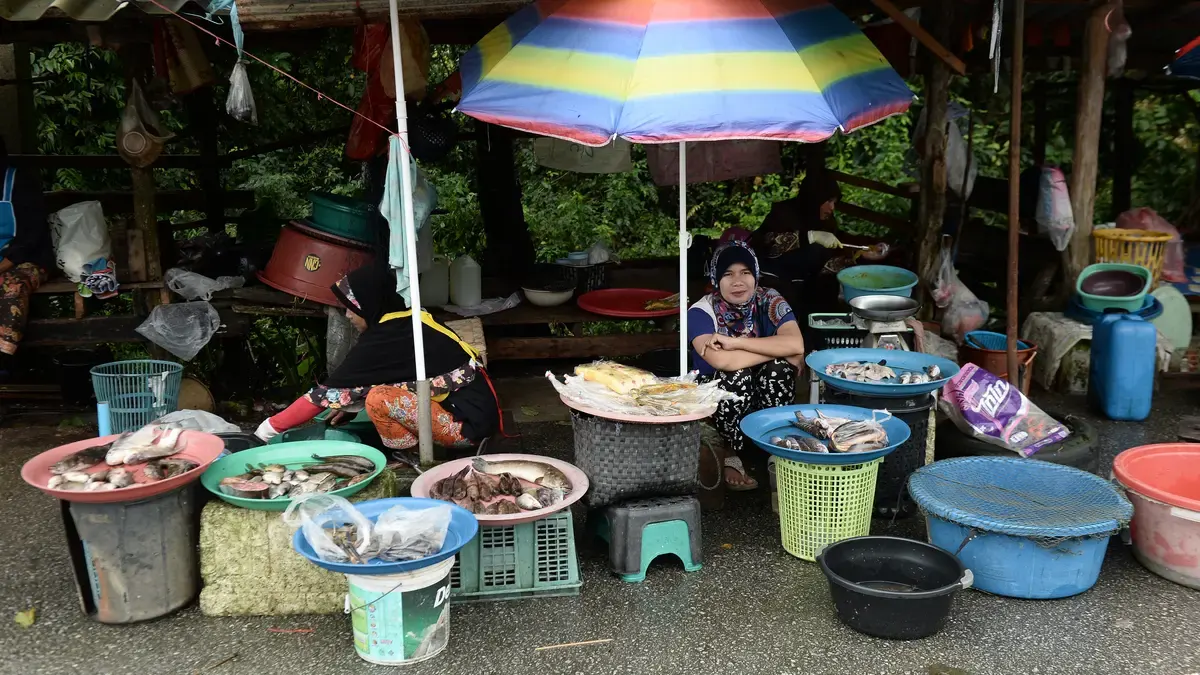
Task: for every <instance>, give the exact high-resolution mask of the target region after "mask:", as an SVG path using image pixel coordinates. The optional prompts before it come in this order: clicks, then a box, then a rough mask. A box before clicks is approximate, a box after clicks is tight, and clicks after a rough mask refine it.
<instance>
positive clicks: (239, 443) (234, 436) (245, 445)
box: [214, 431, 264, 453]
mask: <svg viewBox="0 0 1200 675" xmlns="http://www.w3.org/2000/svg"><path fill="white" fill-rule="evenodd" d="M214 435H215V436H216V437H217V438H220V439H221V440H222V441H225V449H226V450H228V451H229V452H231V453H233V452H241V451H242V450H249V449H250V448H258V447H262V446H263V445H264V444H263V442H262V441H260V440H258V436H255V435H254V434H251V433H247V432H245V431H230V432H226V433H223V434H214Z"/></svg>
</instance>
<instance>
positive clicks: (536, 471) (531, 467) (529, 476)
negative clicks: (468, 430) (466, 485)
mask: <svg viewBox="0 0 1200 675" xmlns="http://www.w3.org/2000/svg"><path fill="white" fill-rule="evenodd" d="M471 468H473V469H475V470H476V471H478V472H479V473H490V474H492V475H496V476H498V475H501V474H505V473H506V474H508V475H510V476H513V477H515V478H520V479H521V480H524V481H529V482H530V483H535V484H537V485H540V486H542V487H548V488H558V489H560V490H570V489H571V481H569V480H567V476H566V474H564V473H563V472H561V471H559V470H558V469H556V468H554V467H552V466H550V465H549V464H543V463H541V462H533V461H529V460H505V461H500V462H489V461H487V460H486V459H484V458H482V457H476V458H475V459H474V460H473V461H472V463H471Z"/></svg>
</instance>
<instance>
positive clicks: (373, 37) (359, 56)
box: [350, 23, 391, 73]
mask: <svg viewBox="0 0 1200 675" xmlns="http://www.w3.org/2000/svg"><path fill="white" fill-rule="evenodd" d="M390 32H391V29H390V28H389V27H388V25H387V24H386V23H369V24H366V25H360V26H356V27H355V28H354V46H353V51H352V52H351V56H350V65H351V66H352V67H354V69H355V70H361V71H362V72H364V73H369V72H371V71H373V70H375V69H376V68H378V67H379V61H380V59H381V58H383V48H384V47H387V46H388V34H389V33H390Z"/></svg>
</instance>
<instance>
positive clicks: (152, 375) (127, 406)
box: [92, 359, 183, 434]
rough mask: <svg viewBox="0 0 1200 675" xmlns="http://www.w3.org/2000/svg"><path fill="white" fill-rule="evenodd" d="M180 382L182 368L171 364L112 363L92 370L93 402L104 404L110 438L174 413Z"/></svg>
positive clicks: (141, 361) (169, 362)
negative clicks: (112, 435)
mask: <svg viewBox="0 0 1200 675" xmlns="http://www.w3.org/2000/svg"><path fill="white" fill-rule="evenodd" d="M182 380H183V366H181V365H180V364H178V363H173V362H171V361H152V360H149V359H139V360H133V361H114V362H113V363H105V364H104V365H100V366H96V367H95V368H92V388H93V389H95V391H96V401H97V402H100V403H104V402H107V403H108V406H109V411H110V413H111V416H112V432H113V433H114V434H120V433H124V432H126V431H132V430H134V429H140V428H142V427H144V426H146V425H147V424H149V423H151V422H153V421H154V420H156V419H158V418H160V417H162V416H163V415H166V414H167V413H169V412H175V410H176V408H178V407H179V385H180V383H181V382H182Z"/></svg>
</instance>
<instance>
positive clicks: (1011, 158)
mask: <svg viewBox="0 0 1200 675" xmlns="http://www.w3.org/2000/svg"><path fill="white" fill-rule="evenodd" d="M1013 14H1014V15H1015V21H1014V22H1013V23H1014V33H1013V52H1012V112H1011V113H1009V120H1008V134H1009V140H1008V283H1007V284H1006V286H1005V289H1006V291H1007V296H1008V297H1007V302H1006V303H1005V306H1006V308H1007V311H1006V316H1005V318H1006V319H1007V323H1008V325H1007V336H1008V344H1007V352H1008V354H1007V368H1008V382H1009V384H1011V385H1013V386H1014V387H1016V388H1017V389H1020V388H1021V379H1022V378H1021V370H1020V368H1019V367H1018V364H1017V331H1018V330H1019V327H1018V325H1019V324H1018V320H1019V318H1020V304H1019V303H1020V295H1019V293H1020V289H1019V288H1017V285H1018V283H1019V278H1020V274H1019V269H1020V267H1019V265H1020V255H1021V113H1022V108H1021V100H1022V97H1023V94H1024V91H1023V90H1024V88H1025V0H1016V6H1015V7H1014V8H1013Z"/></svg>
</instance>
